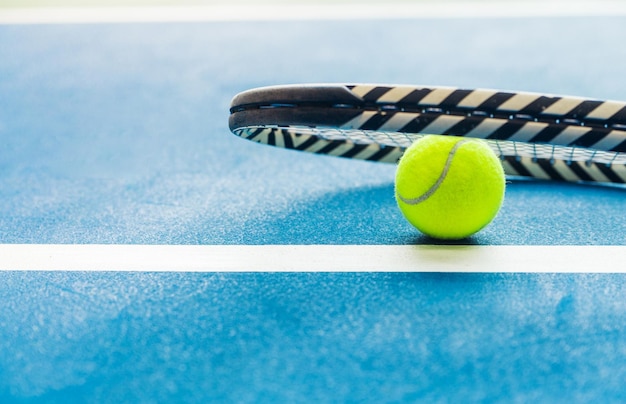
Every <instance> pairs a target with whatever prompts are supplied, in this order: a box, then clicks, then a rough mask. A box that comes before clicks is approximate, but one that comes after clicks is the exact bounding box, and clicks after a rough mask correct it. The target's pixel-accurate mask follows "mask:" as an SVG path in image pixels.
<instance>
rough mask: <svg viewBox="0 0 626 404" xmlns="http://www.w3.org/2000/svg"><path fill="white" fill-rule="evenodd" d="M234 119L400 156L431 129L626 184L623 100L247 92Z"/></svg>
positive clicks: (346, 88) (291, 144)
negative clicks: (475, 139)
mask: <svg viewBox="0 0 626 404" xmlns="http://www.w3.org/2000/svg"><path fill="white" fill-rule="evenodd" d="M230 113H231V115H230V119H229V126H230V129H231V131H232V132H233V133H234V134H236V135H238V136H240V137H243V138H245V139H248V140H252V141H255V142H259V143H264V144H269V145H273V146H277V147H283V148H288V149H295V150H301V151H306V152H312V153H318V154H327V155H333V156H338V157H347V158H356V159H362V160H370V161H377V162H387V163H395V162H397V160H398V159H399V158H400V156H401V155H402V154H403V153H404V150H406V148H407V147H408V146H409V145H411V143H413V142H414V141H415V140H416V139H418V138H419V137H421V136H423V135H424V134H441V135H452V136H465V137H472V138H480V139H484V140H485V141H487V143H488V144H489V145H490V146H491V147H492V149H493V150H494V151H495V152H496V154H498V156H500V158H501V160H502V164H503V166H504V169H505V172H506V173H507V175H509V176H523V177H533V178H539V179H549V180H559V181H574V182H578V181H585V182H605V183H618V184H624V183H626V103H625V102H617V101H599V100H592V99H585V98H579V97H566V96H556V95H546V94H535V93H527V92H507V91H496V90H486V89H475V90H466V89H458V88H450V87H422V86H392V85H339V84H337V85H334V84H331V85H326V84H320V85H297V86H274V87H264V88H258V89H253V90H249V91H246V92H243V93H241V94H238V95H237V96H235V98H234V99H233V101H232V103H231V109H230Z"/></svg>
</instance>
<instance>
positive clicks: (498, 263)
mask: <svg viewBox="0 0 626 404" xmlns="http://www.w3.org/2000/svg"><path fill="white" fill-rule="evenodd" d="M189 4H190V5H189V6H188V7H187V6H185V7H181V6H172V5H171V4H166V3H151V4H144V3H141V2H137V3H134V4H133V6H132V7H120V5H119V4H113V6H108V7H104V8H101V5H99V4H97V3H93V4H90V5H89V7H81V8H76V7H77V6H79V5H77V4H73V3H65V6H69V7H70V8H65V7H52V8H43V9H42V7H41V6H42V5H44V6H47V5H46V4H42V3H41V2H40V3H36V2H33V3H32V4H30V3H29V4H25V3H24V5H28V6H29V7H27V8H24V7H17V6H16V3H8V2H7V3H6V4H5V6H4V7H2V8H0V142H1V143H0V146H1V147H0V269H1V271H0V294H2V297H3V302H4V310H2V311H1V312H0V375H1V377H0V401H2V402H111V401H121V402H170V401H174V402H207V401H217V402H433V401H435V402H455V401H463V402H467V401H470V402H474V401H480V402H502V401H504V402H510V401H513V402H526V401H531V400H534V401H538V402H555V401H556V402H562V401H575V402H588V401H592V400H596V401H601V402H619V401H623V400H624V399H626V389H625V388H624V386H623V381H624V380H625V378H626V366H624V363H625V360H626V343H625V342H624V341H626V299H625V298H626V278H625V277H624V274H623V272H624V264H623V262H624V258H626V248H625V247H624V245H626V209H624V208H626V199H625V197H626V193H625V192H626V190H625V189H624V187H623V186H598V185H592V184H571V183H562V182H549V181H530V180H520V179H509V182H508V183H507V190H506V198H505V202H504V205H503V207H502V209H501V211H500V213H499V215H498V216H497V217H496V219H495V220H494V221H493V222H492V223H491V224H490V225H489V226H488V227H487V228H485V229H484V230H483V231H481V232H480V233H478V234H476V235H475V236H473V237H471V238H469V239H466V240H462V241H460V242H454V243H444V242H440V241H436V240H433V239H430V238H427V237H425V236H422V235H420V234H419V233H418V232H417V231H416V230H415V229H414V228H413V227H412V226H411V225H410V224H408V223H407V222H406V221H405V220H404V218H403V217H402V215H401V213H400V212H399V210H398V208H397V206H396V202H395V200H394V184H393V181H394V174H395V167H394V166H393V165H389V164H377V163H372V162H365V161H355V160H349V159H339V158H333V157H328V156H319V155H312V154H309V153H300V152H296V151H292V150H282V149H279V148H273V147H268V146H265V145H259V144H254V143H253V142H248V141H245V140H243V139H240V138H238V137H237V136H234V135H233V134H232V133H230V130H229V127H228V116H229V106H230V102H231V99H232V98H233V97H234V96H235V95H236V94H237V93H240V92H242V91H245V90H248V89H250V88H255V87H261V86H268V85H281V84H300V83H394V84H416V85H417V84H423V85H441V86H453V87H464V88H494V89H509V90H521V91H533V92H539V93H552V94H567V95H573V96H581V97H590V98H597V99H608V100H624V99H626V83H625V82H624V80H622V76H623V72H624V71H626V50H625V49H624V47H623V46H622V42H623V41H622V39H623V38H624V37H626V28H625V27H626V24H624V22H625V18H626V8H625V7H624V6H622V5H621V4H622V3H620V2H600V3H598V2H596V3H593V6H590V4H591V3H587V2H573V3H572V2H569V3H563V2H550V3H549V4H548V5H543V6H540V3H522V4H520V3H517V2H506V3H498V5H496V4H492V3H489V2H487V3H480V2H477V3H465V2H464V3H445V7H444V5H442V4H441V3H440V4H436V3H431V2H398V3H393V4H391V5H386V6H381V5H379V4H377V3H374V2H371V3H370V2H368V3H365V4H358V3H355V2H348V3H342V4H333V3H331V2H325V3H322V4H319V3H318V4H314V5H310V4H308V5H307V4H304V5H281V6H270V5H260V4H246V3H237V4H234V3H233V4H230V5H228V4H217V5H216V4H206V3H202V4H201V3H189ZM153 5H156V6H157V7H150V6H153Z"/></svg>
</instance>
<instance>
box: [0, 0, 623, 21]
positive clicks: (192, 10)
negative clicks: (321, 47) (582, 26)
mask: <svg viewBox="0 0 626 404" xmlns="http://www.w3.org/2000/svg"><path fill="white" fill-rule="evenodd" d="M624 15H626V2H621V1H617V0H599V1H543V0H529V1H506V2H496V1H485V0H482V1H449V2H448V1H446V2H435V1H433V2H419V3H414V4H403V3H393V2H387V3H380V4H337V3H335V4H323V5H315V4H293V3H291V4H263V5H256V4H249V5H213V6H171V7H162V6H161V7H130V6H129V7H82V8H81V7H41V8H0V24H67V23H127V22H199V21H286V20H358V19H407V18H410V19H415V18H502V17H592V16H624Z"/></svg>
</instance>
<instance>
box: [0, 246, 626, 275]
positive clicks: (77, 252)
mask: <svg viewBox="0 0 626 404" xmlns="http://www.w3.org/2000/svg"><path fill="white" fill-rule="evenodd" d="M624 262H626V246H460V245H206V246H202V245H101V244H79V245H76V244H0V270H2V271H11V270H17V271H149V272H152V271H167V272H519V273H558V272H562V273H626V265H624Z"/></svg>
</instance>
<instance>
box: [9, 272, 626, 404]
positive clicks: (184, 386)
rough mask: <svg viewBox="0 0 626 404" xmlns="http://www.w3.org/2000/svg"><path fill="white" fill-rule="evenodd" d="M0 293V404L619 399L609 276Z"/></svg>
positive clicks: (615, 291)
mask: <svg viewBox="0 0 626 404" xmlns="http://www.w3.org/2000/svg"><path fill="white" fill-rule="evenodd" d="M0 281H1V282H2V285H3V286H2V290H1V291H0V293H1V296H2V300H3V301H4V302H5V304H4V307H5V308H4V310H3V311H2V313H0V324H2V328H1V330H0V347H1V349H0V363H1V364H2V368H1V370H0V399H1V400H2V401H3V402H10V401H12V400H16V401H20V402H59V403H61V402H63V403H66V402H172V401H174V402H207V401H209V400H210V401H218V402H415V401H422V402H435V401H446V402H448V401H450V402H459V401H461V402H477V401H479V402H494V401H510V400H513V399H514V401H521V402H527V401H537V400H538V401H541V402H563V401H573V402H587V401H590V399H592V398H594V399H601V401H603V402H617V401H622V400H624V399H625V398H626V392H625V390H624V385H623V381H624V378H625V377H626V368H625V367H624V366H623V364H624V361H625V360H626V354H625V353H626V342H625V341H626V331H625V329H624V327H623V324H624V323H625V322H626V307H625V305H626V303H624V302H625V301H626V300H625V299H624V296H625V295H626V283H625V282H624V277H623V276H621V275H598V274H595V275H594V274H586V275H585V274H582V275H572V274H560V275H559V274H407V273H402V274H396V273H386V274H383V273H374V274H359V273H300V274H285V273H282V274H259V273H255V274H246V273H240V274H206V273H194V274H176V273H130V274H129V273H126V274H124V273H19V272H18V273H11V272H5V273H2V274H0ZM18 297H19V298H18Z"/></svg>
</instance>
